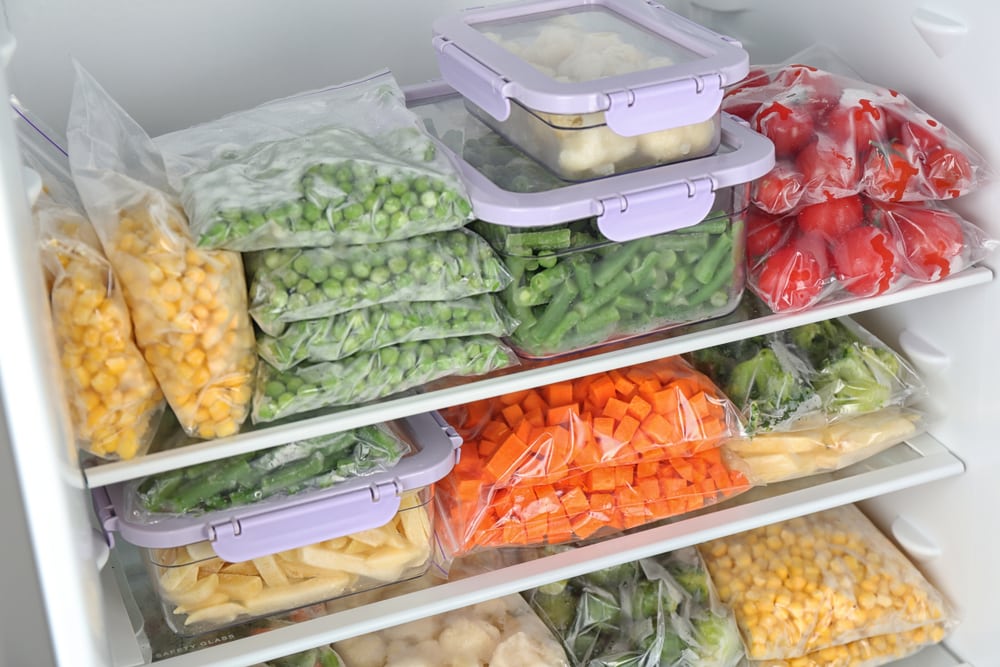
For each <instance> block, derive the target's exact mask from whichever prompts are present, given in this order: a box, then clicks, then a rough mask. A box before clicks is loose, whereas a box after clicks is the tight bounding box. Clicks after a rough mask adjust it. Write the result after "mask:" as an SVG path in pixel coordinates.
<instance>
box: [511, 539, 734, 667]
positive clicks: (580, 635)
mask: <svg viewBox="0 0 1000 667" xmlns="http://www.w3.org/2000/svg"><path fill="white" fill-rule="evenodd" d="M522 595H523V596H524V598H525V599H526V600H528V602H529V604H531V607H532V608H533V609H534V610H535V612H536V613H537V614H538V616H539V617H540V618H541V619H542V620H543V621H544V622H545V624H546V625H548V626H549V627H550V628H551V629H552V631H553V632H554V633H555V635H556V636H557V637H559V639H560V640H561V641H562V643H563V646H564V647H565V648H566V652H567V654H568V655H569V656H570V659H571V661H572V664H573V665H578V666H596V665H629V666H631V667H660V666H661V665H662V666H665V667H734V666H735V665H737V664H738V663H739V662H740V660H742V658H743V654H744V651H743V643H742V640H741V638H740V633H739V629H738V627H737V625H736V620H735V618H734V617H733V614H732V612H731V611H730V610H729V609H727V608H726V607H725V606H723V605H722V604H721V603H720V602H719V600H718V597H717V596H716V593H715V590H714V588H713V586H712V582H711V580H710V579H709V576H708V572H707V570H706V568H705V565H704V563H703V562H702V560H701V557H700V556H699V555H698V552H697V550H696V549H695V548H694V547H687V548H684V549H679V550H677V551H673V552H669V553H666V554H664V555H662V556H657V557H655V558H644V559H642V560H639V561H634V562H631V563H624V564H622V565H616V566H613V567H610V568H606V569H603V570H597V571H596V572H591V573H589V574H585V575H582V576H579V577H573V578H572V579H569V580H567V581H564V582H557V583H554V584H548V585H545V586H540V587H539V588H535V589H532V590H529V591H525V592H524V593H523V594H522Z"/></svg>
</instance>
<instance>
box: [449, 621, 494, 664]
mask: <svg viewBox="0 0 1000 667" xmlns="http://www.w3.org/2000/svg"><path fill="white" fill-rule="evenodd" d="M499 641H500V630H498V629H497V628H496V627H495V626H493V625H491V624H490V623H488V622H486V621H484V620H480V619H475V618H467V617H464V616H462V617H458V618H455V619H454V620H453V621H451V622H450V623H448V625H447V626H446V627H445V629H444V630H442V631H441V634H440V635H438V643H439V644H441V650H442V651H444V654H445V655H448V656H457V655H468V656H472V657H474V658H475V659H476V661H477V662H476V664H482V663H484V662H486V661H487V660H489V657H490V655H491V654H492V653H493V649H494V648H495V647H496V645H497V642H499Z"/></svg>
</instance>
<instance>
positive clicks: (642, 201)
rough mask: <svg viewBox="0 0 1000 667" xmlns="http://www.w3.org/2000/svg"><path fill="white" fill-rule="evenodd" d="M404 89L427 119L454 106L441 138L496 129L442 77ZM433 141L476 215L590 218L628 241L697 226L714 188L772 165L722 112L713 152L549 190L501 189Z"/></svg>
mask: <svg viewBox="0 0 1000 667" xmlns="http://www.w3.org/2000/svg"><path fill="white" fill-rule="evenodd" d="M404 92H405V94H406V99H407V106H408V107H409V108H410V110H411V111H413V112H414V113H416V114H417V115H418V116H421V117H422V118H424V119H425V121H426V119H427V118H428V116H429V114H430V113H431V112H430V111H428V109H429V108H430V105H432V104H448V105H454V106H455V113H454V114H450V116H453V117H454V120H455V125H456V126H455V127H454V128H450V127H439V126H438V124H439V123H441V122H446V121H447V119H442V117H441V116H440V115H436V116H434V117H433V119H432V121H433V123H434V134H435V136H436V137H437V138H438V139H439V140H440V138H441V137H442V136H443V135H444V134H445V133H446V132H447V131H448V130H449V129H457V130H459V131H462V132H463V133H464V131H465V130H466V129H468V128H473V127H474V128H476V129H477V131H481V132H483V133H487V132H488V133H490V134H495V133H494V132H493V131H492V130H490V129H489V128H487V127H486V126H485V125H483V124H482V123H481V122H480V121H478V120H477V119H476V118H475V117H474V116H472V115H471V114H469V113H468V111H466V109H465V103H464V101H463V100H462V97H461V96H460V95H458V94H457V93H455V91H454V90H453V89H451V88H450V87H449V86H448V85H447V84H444V83H443V82H440V81H438V82H431V83H428V84H423V85H420V86H413V87H410V88H406V89H404ZM422 108H423V110H422ZM439 144H440V145H441V147H442V150H445V151H446V152H447V153H448V156H449V157H450V158H451V159H452V161H453V163H454V164H455V166H456V167H457V168H458V170H459V172H460V174H461V176H462V180H463V182H464V184H465V187H466V191H467V192H468V195H469V198H470V199H471V201H472V209H473V213H474V214H475V216H476V217H477V218H478V219H480V220H483V221H485V222H490V223H493V224H499V225H506V226H508V227H542V226H546V225H559V224H564V223H567V222H573V221H575V220H583V219H585V218H591V217H596V218H597V226H598V228H599V229H600V230H601V233H602V234H604V236H606V237H607V238H608V239H610V240H612V241H631V240H633V239H637V238H642V237H645V236H653V235H656V234H662V233H664V232H670V231H674V230H677V229H683V228H684V227H690V226H692V225H695V224H697V223H699V222H701V221H702V220H704V219H705V217H706V216H707V215H708V214H709V213H710V212H711V210H712V207H713V205H714V204H715V193H716V191H717V190H719V189H721V188H726V187H731V186H735V185H741V184H743V183H748V182H750V181H752V180H754V179H755V178H758V177H760V176H763V175H764V174H766V173H767V172H768V171H770V170H771V169H772V168H773V167H774V144H772V143H771V140H770V139H768V138H767V137H765V136H763V135H761V134H758V133H757V132H754V131H753V130H751V129H750V127H749V126H748V125H747V124H746V123H745V122H743V121H742V120H740V119H739V118H737V117H735V116H731V115H729V114H727V113H723V114H722V139H721V146H720V149H719V150H718V151H716V153H714V154H713V155H709V156H706V157H702V158H698V159H694V160H687V161H685V162H675V163H673V164H668V165H663V166H660V167H650V168H649V169H642V170H638V171H633V172H627V173H623V174H619V175H616V176H608V177H606V178H599V179H594V180H591V181H584V182H573V183H570V182H567V181H560V180H558V179H556V178H554V177H553V178H552V183H553V187H552V188H551V189H548V190H544V191H541V192H511V191H509V190H505V189H503V188H501V187H500V186H498V185H497V184H496V183H494V182H493V181H491V180H490V179H489V178H487V177H486V176H485V175H483V174H482V173H481V172H480V171H479V170H477V169H476V168H475V167H473V166H472V165H470V164H469V163H468V162H466V161H465V160H464V159H462V157H461V156H459V155H457V154H456V153H455V151H454V150H452V148H451V147H449V146H444V145H443V142H441V141H439ZM513 150H516V149H513ZM522 155H523V153H522ZM525 159H529V160H530V159H531V158H528V157H527V156H525ZM665 211H669V215H664V212H665Z"/></svg>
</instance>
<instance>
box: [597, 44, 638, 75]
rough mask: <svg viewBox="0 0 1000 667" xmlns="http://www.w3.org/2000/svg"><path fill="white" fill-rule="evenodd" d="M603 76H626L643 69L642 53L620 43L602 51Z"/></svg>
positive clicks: (629, 45)
mask: <svg viewBox="0 0 1000 667" xmlns="http://www.w3.org/2000/svg"><path fill="white" fill-rule="evenodd" d="M603 55H604V60H605V64H604V75H605V76H613V75H616V74H628V73H629V72H637V71H639V70H641V69H645V62H644V61H645V57H644V56H643V54H642V52H641V51H640V50H639V49H637V48H635V47H634V46H632V45H631V44H625V43H624V42H620V43H618V44H615V45H614V46H609V47H607V48H605V49H604V53H603Z"/></svg>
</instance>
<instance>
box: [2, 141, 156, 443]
mask: <svg viewBox="0 0 1000 667" xmlns="http://www.w3.org/2000/svg"><path fill="white" fill-rule="evenodd" d="M18 135H19V140H20V141H19V144H20V149H21V154H22V157H23V159H24V161H25V163H26V164H27V165H28V166H29V167H31V168H32V169H34V170H35V172H36V173H38V174H39V176H40V177H41V179H42V193H41V194H40V195H39V197H38V199H37V201H36V202H35V204H34V206H33V208H32V215H33V217H34V220H35V224H36V226H37V228H38V231H39V241H40V246H39V250H40V255H41V260H42V266H43V268H44V270H45V273H46V283H47V286H48V293H49V299H50V306H51V312H52V328H53V333H54V334H55V342H56V347H57V349H58V353H59V361H60V365H61V366H62V371H63V377H64V380H65V383H66V395H67V400H68V403H69V411H70V418H71V420H72V423H73V430H74V434H75V437H76V442H77V446H78V447H79V448H80V449H82V450H84V451H86V452H89V453H91V454H94V455H95V456H98V457H101V458H105V459H131V458H133V457H135V456H139V455H142V454H144V453H145V452H146V451H147V450H148V449H149V446H150V443H151V441H152V439H153V435H154V434H155V432H156V429H157V426H158V425H159V422H160V418H161V417H162V415H163V410H164V407H165V403H164V401H163V393H162V392H161V391H160V386H159V384H157V382H156V378H154V377H153V373H152V371H151V370H150V369H149V365H148V364H147V363H146V360H145V359H144V358H143V356H142V352H141V351H140V350H139V348H138V347H137V346H136V343H135V339H134V338H133V333H132V318H131V315H130V314H129V310H128V306H126V304H125V297H124V296H123V295H122V288H121V285H120V284H119V282H118V280H117V278H116V277H115V273H114V270H113V269H112V268H111V264H110V263H109V262H108V258H107V257H105V255H104V250H103V249H102V248H101V242H100V240H99V239H98V238H97V234H96V233H95V232H94V228H93V227H92V226H91V224H90V221H89V220H87V218H86V217H85V216H84V215H83V213H82V212H81V209H80V206H81V205H80V203H79V199H78V198H77V195H76V190H75V189H74V188H73V184H72V179H71V176H70V174H69V165H68V164H64V162H65V156H64V155H62V154H61V153H60V154H58V156H57V157H58V160H56V158H55V157H53V156H51V155H50V154H49V153H50V151H49V150H48V149H47V148H46V147H45V146H42V145H40V142H44V141H47V140H46V139H45V138H43V137H42V136H41V135H40V134H39V133H38V132H37V131H31V132H30V133H29V132H22V131H21V127H18ZM48 167H53V169H52V170H50V169H49V168H48Z"/></svg>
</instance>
